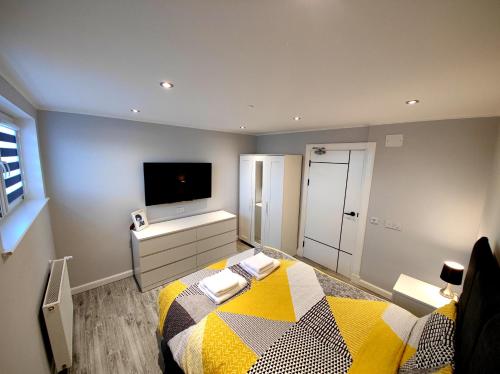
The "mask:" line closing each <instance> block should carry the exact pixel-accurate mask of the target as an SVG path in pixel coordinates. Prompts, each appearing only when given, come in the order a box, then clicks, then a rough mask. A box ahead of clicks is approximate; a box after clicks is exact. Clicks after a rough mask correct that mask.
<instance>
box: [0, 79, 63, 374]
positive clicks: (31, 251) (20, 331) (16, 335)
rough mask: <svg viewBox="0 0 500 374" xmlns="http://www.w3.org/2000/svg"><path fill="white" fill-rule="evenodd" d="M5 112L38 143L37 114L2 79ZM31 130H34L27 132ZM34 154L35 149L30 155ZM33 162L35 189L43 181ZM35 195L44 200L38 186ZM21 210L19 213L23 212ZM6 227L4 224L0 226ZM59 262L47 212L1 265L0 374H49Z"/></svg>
mask: <svg viewBox="0 0 500 374" xmlns="http://www.w3.org/2000/svg"><path fill="white" fill-rule="evenodd" d="M0 110H2V111H4V112H6V114H8V115H10V116H11V117H15V118H16V119H17V120H18V123H19V124H20V125H21V126H23V129H26V128H29V134H26V135H27V137H26V139H25V140H26V142H27V143H23V144H26V145H27V144H28V143H30V142H33V143H31V145H33V144H35V143H34V142H36V133H35V129H36V128H35V126H31V124H32V123H33V121H34V120H35V116H36V110H35V108H33V107H32V106H31V104H30V103H29V102H28V101H27V100H26V99H25V98H24V97H22V96H21V95H20V94H19V93H18V92H17V91H16V90H15V89H14V88H13V87H12V86H11V85H10V84H9V83H8V82H7V81H5V80H4V79H3V78H2V77H1V76H0ZM28 124H30V126H28ZM30 151H31V152H34V148H32V149H30ZM32 161H33V162H29V164H30V166H29V168H30V170H29V171H30V176H29V177H30V185H31V186H32V188H36V187H35V185H34V183H32V182H34V180H36V179H37V178H39V177H40V175H41V174H40V171H38V172H37V173H35V174H32V173H31V171H32V170H33V171H35V164H36V159H33V160H32ZM32 192H33V195H34V196H35V195H36V197H37V198H38V197H41V196H40V194H43V187H41V186H38V188H37V190H36V191H32ZM21 207H22V206H20V207H19V208H21ZM0 224H1V223H0ZM53 258H55V251H54V244H53V241H52V230H51V225H50V217H49V211H48V208H47V207H45V208H44V209H43V210H42V212H41V213H40V214H39V215H38V217H37V218H36V220H35V221H34V222H33V224H32V225H31V227H30V228H29V230H28V232H27V233H26V234H25V236H24V238H23V239H22V241H21V242H20V244H19V245H18V247H17V248H16V250H15V252H14V253H13V254H12V255H10V256H9V257H6V258H3V257H2V258H1V259H0V373H50V365H49V359H48V358H47V355H46V350H45V345H44V340H43V337H42V333H41V322H40V320H39V316H40V307H41V305H42V299H43V296H44V291H45V285H46V282H47V279H48V273H49V263H48V261H49V260H50V259H53Z"/></svg>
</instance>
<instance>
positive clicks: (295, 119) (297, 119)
mask: <svg viewBox="0 0 500 374" xmlns="http://www.w3.org/2000/svg"><path fill="white" fill-rule="evenodd" d="M301 119H302V118H300V117H299V116H295V117H293V120H294V121H300V120H301Z"/></svg>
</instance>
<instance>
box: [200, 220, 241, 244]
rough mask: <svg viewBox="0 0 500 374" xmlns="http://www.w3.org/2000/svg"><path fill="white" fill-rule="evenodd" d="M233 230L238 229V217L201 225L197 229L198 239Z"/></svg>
mask: <svg viewBox="0 0 500 374" xmlns="http://www.w3.org/2000/svg"><path fill="white" fill-rule="evenodd" d="M233 230H236V218H234V219H229V220H227V221H222V222H219V223H214V224H212V225H206V226H202V227H199V228H198V229H196V233H197V238H198V240H201V239H205V238H208V237H210V236H215V235H218V234H222V233H225V232H228V231H233Z"/></svg>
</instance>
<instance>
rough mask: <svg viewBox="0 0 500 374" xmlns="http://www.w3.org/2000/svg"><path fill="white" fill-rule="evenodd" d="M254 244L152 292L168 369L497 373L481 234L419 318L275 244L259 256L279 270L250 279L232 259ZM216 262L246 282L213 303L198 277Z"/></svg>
mask: <svg viewBox="0 0 500 374" xmlns="http://www.w3.org/2000/svg"><path fill="white" fill-rule="evenodd" d="M258 251H259V250H257V249H249V250H247V251H245V252H242V253H239V254H237V255H235V256H233V257H230V258H229V259H227V260H223V261H220V262H218V263H216V264H214V265H211V266H209V267H208V268H205V269H203V270H200V271H198V272H195V273H193V274H190V275H188V276H185V277H183V278H181V279H179V280H177V281H175V282H172V283H170V284H169V285H167V286H166V287H165V288H164V289H163V290H162V291H161V292H160V295H159V298H158V306H159V326H158V332H159V335H160V336H161V352H162V355H163V361H164V365H165V372H166V373H169V374H170V373H182V372H185V373H252V374H256V373H347V372H349V373H395V372H398V371H399V372H401V373H430V372H436V373H451V372H453V370H455V372H459V373H461V372H463V373H476V372H477V373H481V372H484V373H490V372H491V373H493V372H500V370H497V369H500V365H499V360H500V358H499V357H498V356H499V355H500V351H499V349H500V348H499V347H500V345H499V344H498V339H499V336H500V329H499V315H500V314H499V305H500V303H499V302H498V301H499V300H498V295H496V294H498V285H499V283H498V280H499V279H500V276H499V272H500V271H499V270H498V264H497V262H496V261H495V259H494V257H493V256H492V254H491V250H490V249H489V245H488V241H487V239H486V238H482V239H481V240H479V241H478V242H477V243H476V245H475V247H474V250H473V253H472V256H471V263H470V266H469V271H468V273H467V276H466V279H465V283H464V291H463V294H462V297H461V298H460V300H459V303H458V304H456V303H454V302H450V304H448V305H446V306H445V307H443V308H440V309H438V310H436V311H435V312H433V313H432V314H430V315H428V316H425V317H422V318H417V317H415V316H414V315H412V314H411V313H409V312H408V311H406V310H404V309H402V308H400V307H398V306H396V305H394V304H392V303H390V302H388V301H385V300H382V299H380V298H378V297H375V296H373V295H371V294H368V293H366V292H364V291H362V290H360V289H358V288H356V287H354V286H351V285H349V284H347V283H344V282H342V281H339V280H337V279H334V278H332V277H330V276H328V275H326V274H324V273H322V272H321V271H319V270H317V269H315V268H313V267H311V266H309V265H307V264H305V263H303V262H301V261H298V260H296V259H294V258H292V257H290V256H288V255H286V254H284V253H282V252H280V251H276V250H264V253H265V254H267V255H268V256H270V257H273V258H276V259H279V260H280V262H281V265H280V267H279V268H278V269H277V270H276V271H275V272H273V273H272V274H271V275H269V276H268V277H267V278H265V279H263V280H261V281H256V280H255V279H253V278H252V277H251V276H250V274H248V273H247V272H246V271H245V270H244V269H243V268H241V267H240V266H239V265H238V264H239V262H240V261H241V260H243V259H245V258H247V257H250V256H252V255H254V254H256V253H257V252H258ZM488 254H489V255H488ZM224 268H230V269H231V270H232V271H233V272H236V273H238V274H240V275H242V276H243V277H244V278H246V279H247V280H248V282H249V284H248V285H247V287H245V288H244V289H243V290H242V291H241V292H240V293H238V294H237V295H235V296H234V297H233V298H231V299H229V300H228V301H226V302H224V303H223V304H221V305H215V304H214V303H212V302H211V301H210V300H209V299H208V297H206V296H205V295H204V294H203V292H202V291H201V290H200V289H199V288H198V282H199V281H200V280H201V279H203V278H205V277H207V276H209V275H212V274H215V273H217V272H219V271H221V270H222V269H224ZM495 280H496V283H490V282H494V281H495ZM493 284H496V289H497V292H496V294H495V293H491V292H490V291H491V290H492V288H491V287H493V286H492V285H493ZM488 287H489V288H488ZM487 290H488V292H487ZM495 295H496V296H495ZM486 327H487V328H486ZM484 361H487V362H484ZM495 370H497V371H495Z"/></svg>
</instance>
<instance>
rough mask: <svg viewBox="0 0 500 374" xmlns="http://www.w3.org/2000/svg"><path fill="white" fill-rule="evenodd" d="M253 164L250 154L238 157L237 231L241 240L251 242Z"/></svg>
mask: <svg viewBox="0 0 500 374" xmlns="http://www.w3.org/2000/svg"><path fill="white" fill-rule="evenodd" d="M254 166H255V161H254V159H253V157H251V156H242V157H240V202H239V213H240V214H239V217H238V220H239V221H238V222H239V225H238V226H239V227H238V233H239V237H240V239H241V240H244V241H246V242H247V243H252V241H253V238H252V222H253V209H254V206H253V205H254V204H253V196H254V192H253V191H254V182H253V178H254Z"/></svg>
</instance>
